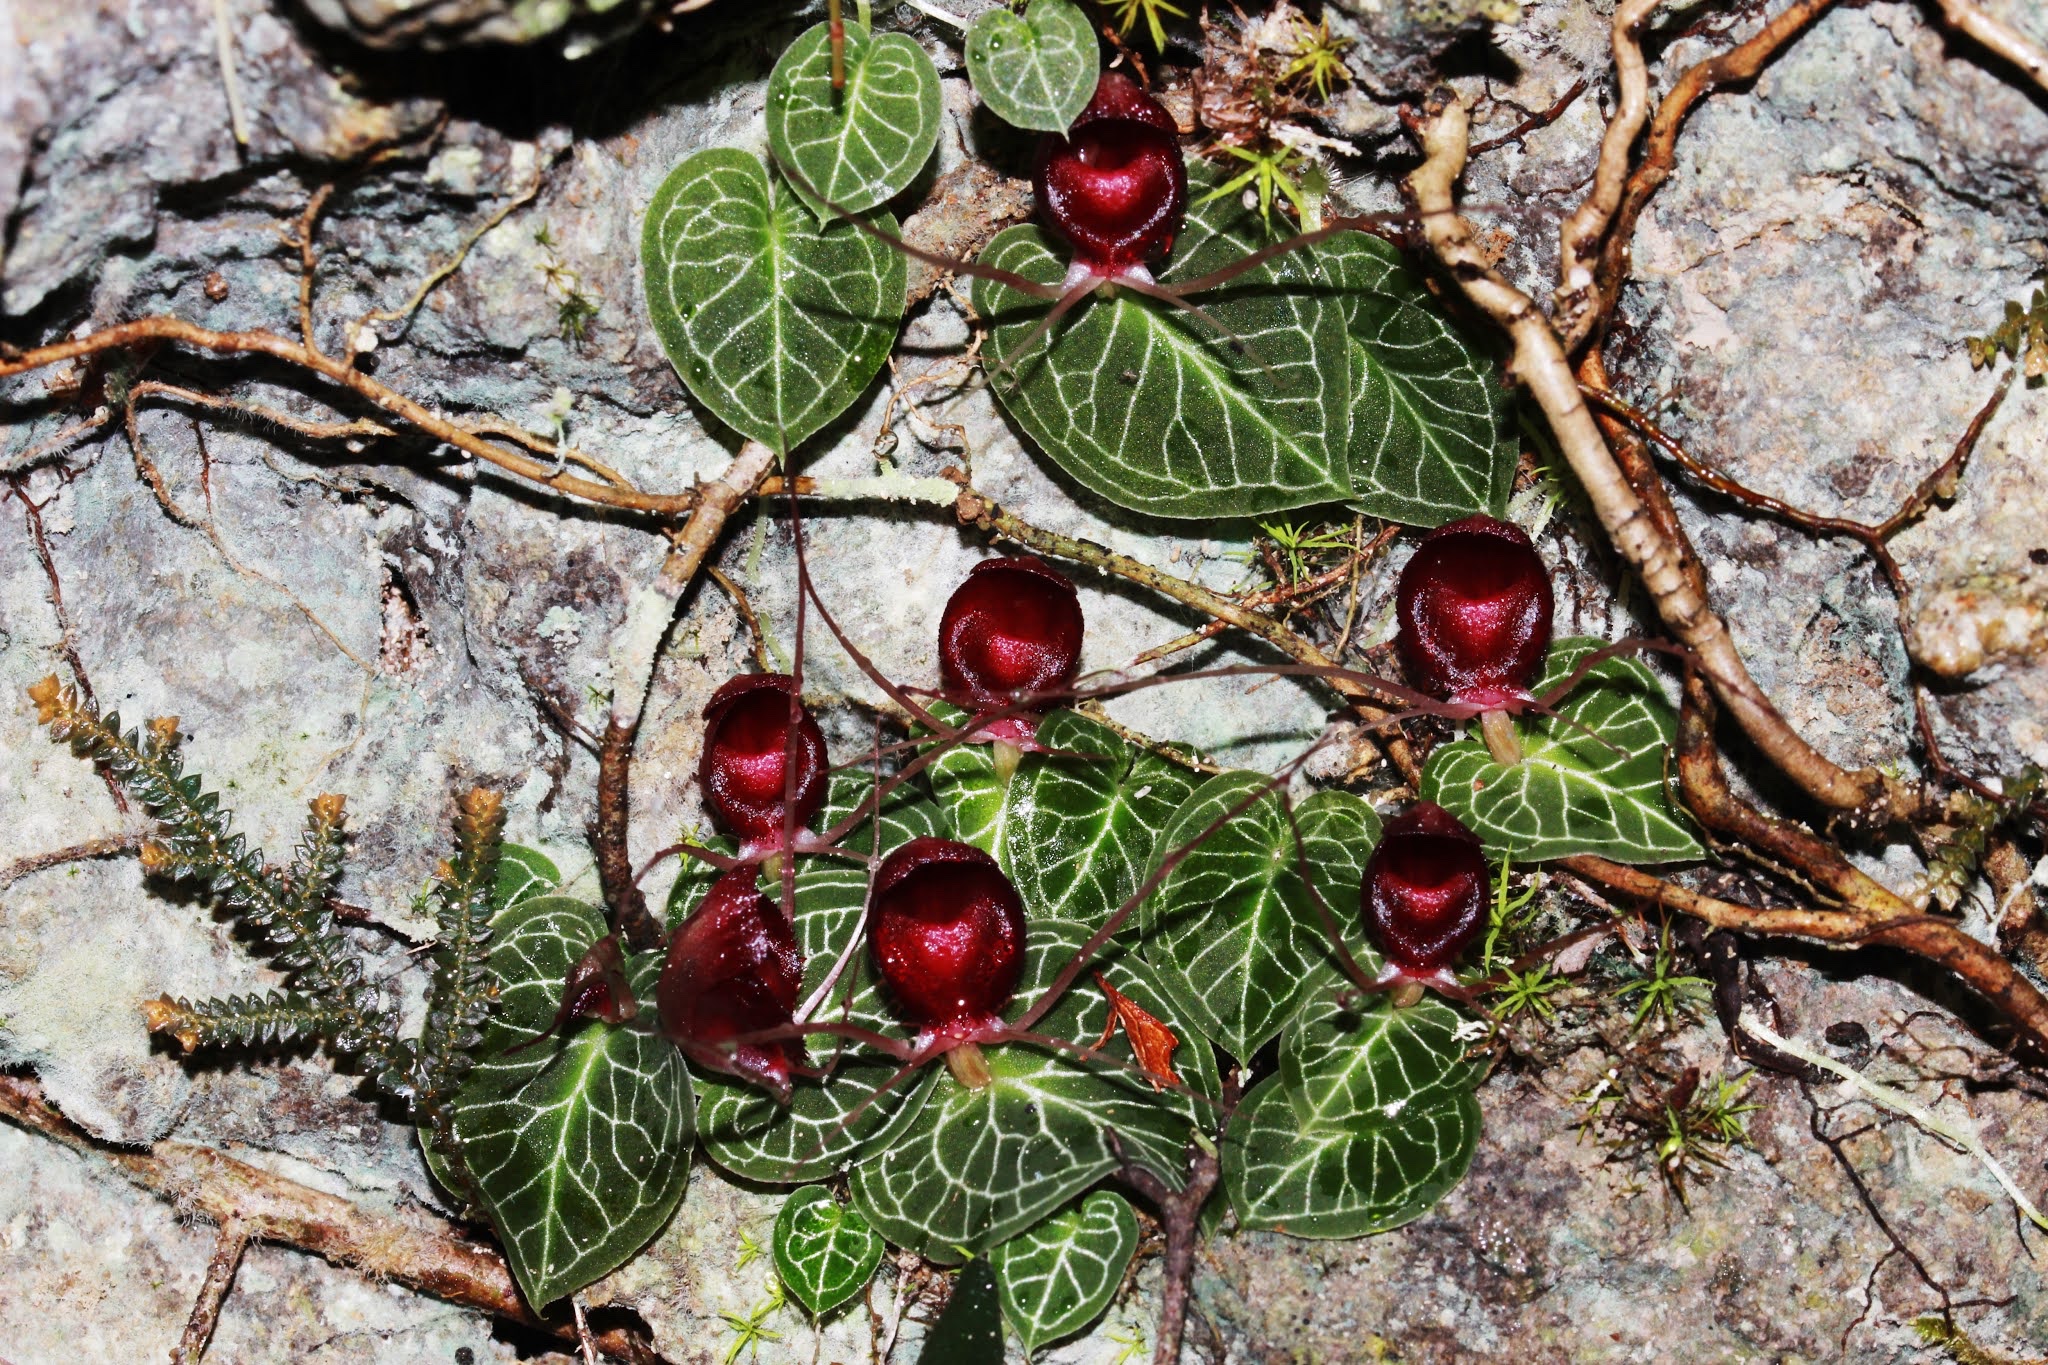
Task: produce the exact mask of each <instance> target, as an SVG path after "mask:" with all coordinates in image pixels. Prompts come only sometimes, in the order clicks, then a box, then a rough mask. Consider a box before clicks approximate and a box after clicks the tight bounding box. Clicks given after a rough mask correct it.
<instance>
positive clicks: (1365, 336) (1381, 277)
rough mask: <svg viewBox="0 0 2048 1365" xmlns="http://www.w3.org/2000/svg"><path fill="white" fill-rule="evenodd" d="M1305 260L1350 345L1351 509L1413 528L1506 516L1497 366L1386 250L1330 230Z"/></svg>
mask: <svg viewBox="0 0 2048 1365" xmlns="http://www.w3.org/2000/svg"><path fill="white" fill-rule="evenodd" d="M1315 254H1316V257H1317V259H1319V260H1320V261H1322V262H1323V263H1324V265H1325V266H1326V267H1327V268H1328V270H1329V272H1330V274H1331V276H1332V277H1333V279H1334V280H1335V283H1336V285H1337V287H1338V289H1339V291H1340V293H1339V296H1338V297H1339V301H1340V303H1341V304H1342V306H1343V308H1344V313H1345V330H1346V332H1347V333H1348V335H1349V338H1350V347H1349V353H1350V357H1351V403H1352V407H1351V412H1352V422H1351V487H1352V498H1351V505H1352V506H1353V507H1355V508H1357V509H1358V510H1359V511H1361V512H1364V513H1365V514H1367V515H1368V516H1375V517H1385V518H1386V519H1387V520H1389V521H1399V522H1405V523H1407V524H1408V525H1411V526H1439V525H1442V524H1443V523H1444V522H1447V521H1455V520H1457V519H1458V518H1459V517H1464V516H1470V515H1471V514H1472V513H1474V512H1485V513H1488V514H1490V515H1492V516H1496V517H1500V516H1505V515H1506V514H1507V504H1508V490H1509V486H1510V485H1511V484H1513V482H1514V477H1515V461H1516V455H1517V450H1516V446H1515V444H1514V442H1513V441H1511V440H1509V439H1507V438H1508V436H1509V434H1510V425H1509V423H1510V418H1509V412H1508V409H1509V403H1508V394H1507V390H1506V389H1505V388H1504V387H1503V386H1502V384H1501V382H1500V380H1499V378H1498V376H1497V375H1496V373H1495V371H1496V369H1497V367H1496V366H1495V365H1494V364H1493V362H1492V361H1490V360H1488V359H1487V357H1486V356H1485V355H1484V354H1483V353H1481V352H1480V351H1478V350H1476V349H1475V348H1474V347H1473V346H1472V345H1471V344H1470V343H1469V342H1467V341H1466V340H1465V338H1464V337H1463V336H1462V335H1461V334H1460V333H1459V332H1458V330H1457V329H1456V328H1455V327H1453V326H1452V325H1451V323H1450V320H1449V319H1448V318H1446V317H1445V316H1444V315H1443V314H1442V312H1440V311H1439V310H1438V309H1437V307H1436V306H1435V304H1434V303H1432V302H1431V300H1430V296H1429V291H1428V290H1427V289H1425V288H1424V287H1423V285H1422V282H1421V281H1420V280H1419V279H1417V278H1416V277H1415V275H1414V273H1413V272H1412V271H1410V270H1409V269H1408V267H1407V265H1406V263H1404V262H1403V261H1402V259H1401V253H1400V251H1399V250H1397V249H1396V248H1395V247H1394V246H1393V245H1392V244H1391V243H1388V242H1386V241H1383V240H1381V239H1380V238H1378V237H1373V236H1370V235H1368V234H1366V233H1363V232H1340V233H1338V234H1337V235H1336V236H1334V237H1331V238H1330V239H1329V240H1328V241H1326V242H1323V243H1322V244H1320V245H1319V246H1317V247H1316V248H1315Z"/></svg>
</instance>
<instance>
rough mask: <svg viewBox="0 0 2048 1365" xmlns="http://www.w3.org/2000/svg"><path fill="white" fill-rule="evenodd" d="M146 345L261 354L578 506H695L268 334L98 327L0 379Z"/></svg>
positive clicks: (148, 325)
mask: <svg viewBox="0 0 2048 1365" xmlns="http://www.w3.org/2000/svg"><path fill="white" fill-rule="evenodd" d="M150 341H158V342H175V343H177V344H179V345H184V346H194V347H198V348H199V349H201V350H206V351H214V352H217V353H220V354H224V355H265V356H269V357H271V358H272V359H274V360H279V361H282V362H284V363H285V364H288V365H295V366H297V367H299V368H300V369H304V370H308V371H311V372H312V373H314V374H317V375H319V376H320V377H321V378H323V379H326V380H329V381H330V382H332V383H334V384H337V385H339V386H340V387H342V388H345V389H347V390H349V391H350V392H351V393H353V394H355V395H356V396H357V397H359V398H361V399H363V400H365V401H366V402H368V403H370V404H371V405H373V406H375V407H377V408H379V409H381V410H383V411H384V412H387V413H389V414H391V415H392V416H394V417H396V418H398V419H399V420H400V421H402V422H404V423H406V424H407V425H408V426H411V427H413V428H415V429H416V430H419V431H421V432H424V433H425V434H426V435H429V436H432V437H434V438H436V439H437V440H441V441H445V442H447V443H448V444H449V445H452V446H454V447H455V448H456V449H458V450H460V451H462V452H463V453H465V454H467V455H471V456H474V457H475V458H477V459H479V460H482V461H484V462H485V463H487V464H491V465H494V466H496V467H497V468H499V469H502V470H504V471H505V472H507V473H509V474H512V475H515V476H517V477H518V478H522V479H525V480H528V481H529V482H532V483H535V484H539V485H540V486H541V487H543V488H547V489H549V490H550V491H553V492H556V493H561V494H564V495H566V496H569V497H573V498H580V499H581V500H583V501H585V502H590V503H596V504H598V505H600V506H605V507H617V508H622V509H625V510H628V511H634V512H645V513H650V514H652V515H655V516H661V517H673V516H677V515H680V514H683V513H687V512H689V511H690V510H691V509H692V508H694V507H695V506H696V505H697V493H696V490H694V489H692V490H689V491H687V492H683V493H642V492H638V491H634V490H631V489H625V488H619V487H617V486H615V485H613V484H611V483H606V482H598V481H594V480H591V479H586V478H583V477H581V476H578V475H575V474H571V473H568V472H566V471H565V470H559V469H551V468H549V466H548V465H546V464H544V463H542V462H541V461H539V460H535V459H530V458H528V457H527V456H524V455H521V454H519V453H517V452H515V451H511V450H507V449H506V448H505V447H503V446H501V445H498V444H496V443H494V442H491V441H487V440H484V439H483V438H482V437H480V436H478V435H476V434H475V433H474V432H471V431H468V430H465V429H464V427H463V425H462V423H461V422H459V421H456V420H455V419H452V418H448V417H444V416H442V415H440V414H439V413H436V412H433V411H432V410H430V409H428V408H426V407H425V406H423V405H422V404H420V403H418V402H416V401H414V400H413V399H411V398H408V397H407V396H406V395H404V394H402V393H399V392H398V391H397V390H395V389H393V388H391V387H389V386H388V385H385V384H382V383H379V382H378V381H377V380H376V379H374V378H372V377H371V376H369V375H367V374H365V373H363V372H362V371H361V370H359V369H357V368H355V367H354V366H353V365H351V364H348V363H346V362H344V361H342V360H340V359H337V358H336V357H333V356H330V355H326V354H324V353H322V352H320V351H318V350H315V349H313V348H311V347H308V346H304V345H301V344H299V343H297V342H293V341H291V340H289V339H287V338H285V337H282V336H279V335H278V334H277V333H275V332H267V331H260V330H259V331H251V332H220V331H215V330H214V329H212V328H209V327H200V326H197V325H195V324H193V323H190V322H187V321H185V320H184V319H183V318H174V317H161V316H160V317H148V318H139V319H137V320H135V321H133V322H124V323H118V324H116V325H114V326H112V327H106V328H102V329H101V330H99V331H97V332H92V333H89V334H88V335H86V336H83V337H77V338H73V339H71V340H67V341H59V342H54V343H52V344H50V345H48V346H39V347H36V348H34V349H33V350H28V351H23V352H21V353H20V354H19V355H16V356H12V357H7V358H0V379H6V378H11V377H12V376H14V375H17V374H25V373H27V372H29V371H31V370H37V369H42V368H44V367H46V366H49V365H56V364H62V363H63V362H65V361H67V360H75V359H78V358H80V357H82V356H92V355H99V354H102V353H104V352H108V351H118V350H124V349H127V348H130V347H133V346H136V345H138V344H140V343H143V342H150Z"/></svg>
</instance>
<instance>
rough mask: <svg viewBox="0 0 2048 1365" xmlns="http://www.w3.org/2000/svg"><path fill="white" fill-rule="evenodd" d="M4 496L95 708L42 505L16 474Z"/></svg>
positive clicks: (115, 793) (115, 794) (69, 662)
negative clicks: (14, 509)
mask: <svg viewBox="0 0 2048 1365" xmlns="http://www.w3.org/2000/svg"><path fill="white" fill-rule="evenodd" d="M4 496H5V497H11V498H13V499H14V500H15V501H16V502H18V503H20V504H21V510H22V515H23V517H24V518H25V519H26V520H27V522H28V535H29V544H30V545H32V546H34V548H35V552H36V563H37V564H39V565H41V566H42V570H43V579H44V581H45V582H47V583H48V584H49V585H50V608H51V610H52V611H53V612H55V613H56V617H57V652H58V653H59V654H60V655H62V656H63V659H64V666H65V667H66V668H69V669H70V670H71V680H72V682H73V683H75V684H76V685H77V687H78V695H79V696H80V697H82V698H84V699H85V704H86V705H87V706H89V707H91V708H93V709H94V710H95V711H97V710H98V709H99V701H98V699H97V698H96V696H95V694H94V693H93V690H92V679H91V677H90V676H88V675H87V673H86V671H85V660H84V659H82V658H80V657H79V654H78V634H77V632H76V631H75V630H73V629H72V625H71V613H70V611H69V610H68V609H67V608H66V607H65V605H64V580H63V579H62V578H60V577H58V575H57V556H56V554H55V552H54V551H53V550H52V549H51V547H50V535H49V532H48V531H47V530H46V529H45V528H44V526H43V507H44V504H43V503H39V502H37V501H36V500H35V499H34V498H31V497H30V496H29V495H28V488H27V487H26V486H25V484H24V482H23V480H22V478H21V477H19V476H17V477H15V478H13V479H10V480H8V483H7V492H6V494H5V495H4ZM52 496H53V497H54V496H55V495H54V494H52ZM100 780H101V781H102V782H104V783H105V784H106V788H107V794H108V795H109V796H111V797H112V798H113V800H114V809H115V810H117V811H119V812H121V814H123V815H126V814H127V813H128V811H129V805H128V793H126V792H124V791H122V790H121V784H120V783H119V782H117V781H115V780H114V776H113V774H112V773H109V772H105V771H102V772H101V773H100ZM10 880H11V878H10ZM0 885H4V883H0Z"/></svg>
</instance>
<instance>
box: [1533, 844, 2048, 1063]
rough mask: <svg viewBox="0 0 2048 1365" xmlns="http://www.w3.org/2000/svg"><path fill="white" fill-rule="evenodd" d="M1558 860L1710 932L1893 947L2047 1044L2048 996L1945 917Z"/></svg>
mask: <svg viewBox="0 0 2048 1365" xmlns="http://www.w3.org/2000/svg"><path fill="white" fill-rule="evenodd" d="M1560 862H1561V865H1562V866H1563V867H1565V868H1566V869H1568V870H1569V871H1572V872H1575V873H1577V874H1578V875H1579V876H1581V877H1585V878H1587V879H1588V880H1590V881H1595V882H1598V883H1600V884H1601V885H1602V886H1606V887H1608V888H1610V889H1612V890H1615V891H1620V892H1623V893H1624V894H1626V895H1629V896H1633V897H1635V898H1637V899H1639V900H1642V901H1646V902H1648V903H1649V904H1651V905H1655V906H1658V907H1660V908H1663V909H1667V910H1676V911H1678V912H1679V913H1680V914H1685V915H1691V916H1693V917H1694V918H1695V919H1700V920H1704V921H1705V922H1706V923H1708V924H1710V925H1712V926H1713V927H1714V928H1716V929H1733V930H1737V931H1740V932H1742V933H1749V934H1762V935H1766V936H1770V937H1780V938H1801V939H1807V940H1810V941H1812V942H1814V943H1821V944H1826V945H1829V946H1831V947H1842V948H1864V947H1885V948H1898V949H1901V950H1903V951H1905V952H1907V953H1911V954H1912V955H1914V956H1916V957H1919V958H1921V959H1923V960H1925V961H1927V962H1930V963H1932V964H1934V965H1935V966H1937V967H1941V968H1944V969H1946V970H1948V971H1950V972H1953V973H1954V974H1955V975H1956V976H1957V977H1959V978H1961V979H1962V980H1963V981H1964V982H1965V983H1966V984H1968V985H1969V987H1970V988H1971V989H1972V990H1974V991H1976V992H1977V994H1978V995H1980V996H1982V997H1983V998H1984V1000H1985V1003H1987V1004H1988V1005H1990V1006H1991V1008H1992V1009H1993V1010H1994V1011H1996V1012H1997V1013H1998V1014H1999V1015H2000V1016H2002V1017H2003V1018H2004V1019H2005V1021H2006V1022H2007V1023H2009V1024H2011V1025H2012V1026H2013V1027H2015V1028H2016V1029H2018V1030H2019V1031H2020V1033H2022V1034H2023V1035H2024V1036H2025V1037H2026V1038H2027V1039H2028V1040H2029V1041H2031V1042H2032V1043H2033V1045H2034V1046H2035V1047H2036V1048H2041V1049H2048V999H2044V998H2043V997H2042V995H2041V992H2040V991H2039V990H2037V989H2035V987H2034V985H2033V983H2031V982H2030V981H2028V980H2027V979H2026V978H2025V977H2024V976H2022V975H2020V973H2019V972H2018V970H2017V969H2015V968H2014V967H2013V965H2012V964H2011V963H2010V962H2007V961H2006V960H2005V959H2004V958H2003V957H2002V956H2000V955H1999V953H1998V951H1997V950H1996V949H1995V948H1992V947H1991V946H1990V945H1989V944H1985V943H1981V942H1979V941H1978V940H1976V939H1974V938H1971V937H1970V936H1969V935H1968V934H1966V933H1964V932H1963V931H1962V929H1960V928H1959V927H1958V926H1957V925H1956V924H1955V923H1954V922H1953V921H1950V920H1946V919H1942V918H1940V917H1939V916H1935V915H1921V914H1914V913H1911V912H1908V913H1906V914H1903V915H1899V916H1896V917H1891V918H1886V917H1882V916H1874V915H1869V914H1866V913H1863V912H1860V911H1848V910H1814V909H1808V908H1805V907H1800V906H1787V907H1758V906H1750V905H1739V904H1736V903H1735V902H1733V901H1726V900H1722V899H1720V898H1719V897H1717V896H1710V895H1706V894H1705V893H1703V892H1699V891H1693V890H1690V889H1688V888H1686V887H1682V886H1679V885H1677V884H1676V883H1673V882H1667V881H1665V880H1663V879H1662V878H1660V877H1657V876H1655V875H1653V874H1651V873H1648V872H1645V871H1643V870H1642V869H1641V868H1635V867H1624V866H1622V865H1621V864H1620V863H1614V862H1609V861H1608V860H1607V859H1605V858H1599V857H1594V856H1592V855H1590V854H1581V855H1579V856H1577V857H1572V858H1565V859H1561V860H1560Z"/></svg>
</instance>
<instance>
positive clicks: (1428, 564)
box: [1394, 515, 1553, 711]
mask: <svg viewBox="0 0 2048 1365" xmlns="http://www.w3.org/2000/svg"><path fill="white" fill-rule="evenodd" d="M1394 601H1395V612H1396V615H1397V616H1398V618H1399V620H1400V626H1401V629H1400V634H1399V636H1398V637H1397V640H1398V643H1399V647H1400V651H1401V659H1402V662H1403V663H1405V664H1406V665H1407V668H1408V673H1409V676H1410V677H1411V678H1413V679H1414V680H1415V681H1416V682H1417V683H1418V684H1419V685H1420V686H1421V687H1422V688H1423V689H1424V690H1425V691H1429V692H1433V693H1435V694H1437V695H1439V696H1444V697H1448V698H1449V699H1450V700H1451V701H1453V702H1456V703H1460V704H1462V705H1467V706H1470V707H1472V708H1473V709H1474V710H1477V711H1491V710H1512V709H1517V708H1518V707H1519V706H1520V705H1521V704H1522V703H1525V702H1527V701H1528V700H1529V685H1530V683H1532V682H1533V681H1535V678H1536V674H1537V671H1538V670H1539V669H1540V668H1541V667H1542V666H1543V656H1544V653H1545V652H1546V651H1547V650H1548V649H1549V648H1550V632H1551V615H1552V611H1553V598H1552V594H1551V587H1550V575H1549V573H1548V572H1547V571H1546V570H1545V569H1544V567H1543V560H1542V558H1541V557H1540V556H1539V555H1538V554H1537V553H1536V547H1535V546H1534V545H1533V544H1531V543H1530V541H1529V537H1528V535H1527V534H1526V533H1525V532H1524V531H1523V530H1522V528H1521V527H1519V526H1515V525H1513V524H1511V523H1509V522H1504V521H1497V520H1495V519H1494V518H1492V517H1489V516H1484V515H1481V516H1472V517H1466V518H1465V519H1464V520H1462V521H1454V522H1451V523H1450V524H1449V525H1446V526H1439V527H1438V528H1437V529H1435V530H1434V531H1431V532H1430V533H1429V534H1428V535H1426V536H1424V537H1423V538H1422V543H1421V544H1420V545H1418V546H1417V547H1416V550H1415V554H1414V556H1413V557H1412V558H1410V559H1409V561H1408V563H1407V565H1406V567H1404V568H1403V569H1402V570H1401V581H1400V585H1399V587H1398V588H1397V589H1396V591H1395V599H1394Z"/></svg>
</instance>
